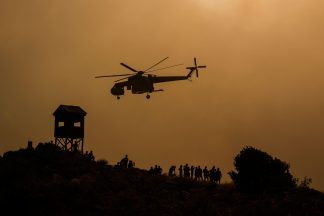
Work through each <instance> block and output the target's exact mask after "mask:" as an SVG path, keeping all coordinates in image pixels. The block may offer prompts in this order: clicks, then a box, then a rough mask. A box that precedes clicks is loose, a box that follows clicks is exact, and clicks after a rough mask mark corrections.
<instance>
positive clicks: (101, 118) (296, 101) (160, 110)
mask: <svg viewBox="0 0 324 216" xmlns="http://www.w3.org/2000/svg"><path fill="white" fill-rule="evenodd" d="M323 7H324V2H323V1H320V0H313V1H307V0H297V1H296V0H294V1H293V0H285V1H279V0H273V1H266V0H262V1H260V0H244V1H243V0H154V1H152V0H137V1H132V0H119V1H112V0H96V1H90V0H70V1H66V0H47V1H44V0H29V1H23V0H2V1H1V2H0V73H1V79H0V98H1V106H0V137H1V146H0V152H2V153H3V152H5V151H8V150H12V149H16V148H19V147H23V146H22V145H23V144H24V143H27V140H33V141H34V142H39V141H48V139H49V138H52V137H53V124H54V123H53V122H54V121H53V116H52V113H53V112H54V110H55V109H56V108H57V106H58V105H60V104H71V105H72V104H73V105H80V106H81V107H82V108H84V109H85V110H86V111H87V112H88V115H87V116H86V140H85V142H86V143H85V148H86V149H93V150H94V152H95V154H96V156H97V157H99V158H106V159H108V161H109V162H111V163H115V162H116V161H117V160H119V159H120V158H121V157H123V155H124V154H125V153H128V155H129V156H130V158H131V159H133V160H134V161H135V162H136V165H137V166H139V167H145V168H148V167H149V166H151V165H154V164H155V163H158V164H161V165H162V166H163V167H164V168H167V167H168V166H170V165H171V164H175V165H178V164H180V163H192V164H197V165H208V166H212V165H216V166H220V167H221V169H222V170H223V173H224V174H225V173H226V172H227V171H229V170H230V169H232V162H233V157H234V156H235V155H236V154H237V153H238V152H239V150H240V149H241V148H242V147H243V146H245V145H252V146H255V147H257V148H260V149H262V150H264V151H267V152H269V153H270V154H272V155H274V156H277V157H279V158H280V159H283V160H285V161H288V162H290V164H291V168H292V172H293V173H294V175H296V176H297V177H303V176H309V177H312V178H313V186H314V187H316V188H318V189H321V190H323V189H324V168H323V165H324V162H323V159H322V157H323V152H324V138H323V131H324V114H323V110H324V91H323V83H324V75H323V71H324V61H323V52H324V39H323V38H324V28H323V25H324V14H323V11H322V9H323ZM166 56H170V57H171V58H170V60H169V61H168V63H164V65H166V66H167V65H172V64H177V63H184V66H183V67H179V68H176V69H170V70H168V71H161V72H159V73H158V74H159V75H182V74H183V75H184V74H186V70H185V69H184V67H186V66H191V64H192V63H193V62H192V61H193V60H192V59H193V57H197V58H198V62H199V63H201V64H206V65H207V66H208V68H207V70H202V71H201V72H200V77H199V79H196V78H195V77H194V78H193V82H187V81H179V82H174V83H165V84H163V85H162V84H161V85H157V88H163V89H164V90H165V92H161V93H156V94H152V98H151V100H150V101H148V100H146V99H145V95H130V94H129V92H127V93H126V96H125V97H122V99H121V100H120V101H117V100H116V99H115V98H114V97H113V96H112V95H110V88H111V86H112V85H113V80H114V79H102V80H97V79H94V76H96V75H110V74H116V73H125V72H126V73H128V72H129V71H127V70H126V69H125V68H122V67H120V65H119V63H120V62H125V63H127V64H128V65H130V66H132V67H134V68H136V69H145V68H147V67H149V66H150V65H152V64H154V63H155V62H157V61H159V60H160V59H162V58H164V57H166ZM227 179H228V177H227Z"/></svg>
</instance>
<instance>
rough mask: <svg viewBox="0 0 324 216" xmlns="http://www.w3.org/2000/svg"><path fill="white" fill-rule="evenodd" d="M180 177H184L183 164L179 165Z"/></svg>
mask: <svg viewBox="0 0 324 216" xmlns="http://www.w3.org/2000/svg"><path fill="white" fill-rule="evenodd" d="M179 177H180V178H182V177H183V168H182V165H180V167H179Z"/></svg>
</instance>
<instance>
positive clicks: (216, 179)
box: [89, 152, 222, 184]
mask: <svg viewBox="0 0 324 216" xmlns="http://www.w3.org/2000/svg"><path fill="white" fill-rule="evenodd" d="M90 155H92V152H90V154H89V156H90ZM116 167H118V168H123V169H127V168H133V167H135V162H133V161H131V160H129V159H128V155H125V157H124V158H123V159H121V160H120V162H118V163H117V165H116ZM176 169H177V167H176V166H171V167H170V169H169V173H168V175H169V176H170V177H175V176H177V174H176ZM148 172H149V173H150V174H151V175H162V172H163V170H162V168H161V167H160V166H159V165H155V166H154V167H153V166H152V167H150V169H149V170H148ZM178 174H179V175H178V176H179V177H180V178H187V179H193V180H196V181H210V182H213V183H218V184H220V181H221V178H222V172H221V171H220V169H219V168H216V167H215V166H213V167H212V168H211V169H210V170H209V169H208V168H207V166H205V167H204V169H202V168H201V167H200V166H189V165H188V164H185V165H180V166H179V168H178Z"/></svg>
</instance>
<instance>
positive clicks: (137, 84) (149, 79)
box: [95, 57, 207, 100]
mask: <svg viewBox="0 0 324 216" xmlns="http://www.w3.org/2000/svg"><path fill="white" fill-rule="evenodd" d="M168 58H169V57H166V58H164V59H162V60H161V61H159V62H158V63H156V64H154V65H152V66H151V67H149V68H148V69H146V70H144V71H142V70H136V69H134V68H132V67H130V66H128V65H126V64H124V63H120V65H121V66H123V67H125V68H127V69H128V70H130V71H132V72H133V73H128V74H116V75H105V76H96V77H95V78H111V77H120V76H125V77H124V78H121V79H118V80H116V81H115V84H114V86H113V87H112V88H111V90H110V92H111V94H112V95H114V96H116V97H117V99H118V100H119V99H120V97H121V96H122V95H124V94H125V90H124V88H125V87H126V89H127V90H130V91H131V92H132V94H144V93H146V98H147V99H150V97H151V96H150V94H151V93H154V92H161V91H163V89H155V88H154V84H155V83H162V82H171V81H178V80H190V78H191V75H192V74H193V73H194V72H196V77H199V73H198V69H200V68H206V67H207V66H198V65H197V59H196V58H194V66H192V67H186V69H187V70H189V72H188V74H187V75H185V76H157V75H155V74H152V72H155V71H159V70H165V69H168V68H172V67H177V66H180V65H182V64H177V65H172V66H168V67H164V68H158V69H154V68H155V67H156V66H158V65H159V64H161V63H162V62H164V61H165V60H167V59H168ZM124 80H125V81H124Z"/></svg>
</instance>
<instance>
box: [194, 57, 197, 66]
mask: <svg viewBox="0 0 324 216" xmlns="http://www.w3.org/2000/svg"><path fill="white" fill-rule="evenodd" d="M194 61H195V67H197V59H196V58H194Z"/></svg>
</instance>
